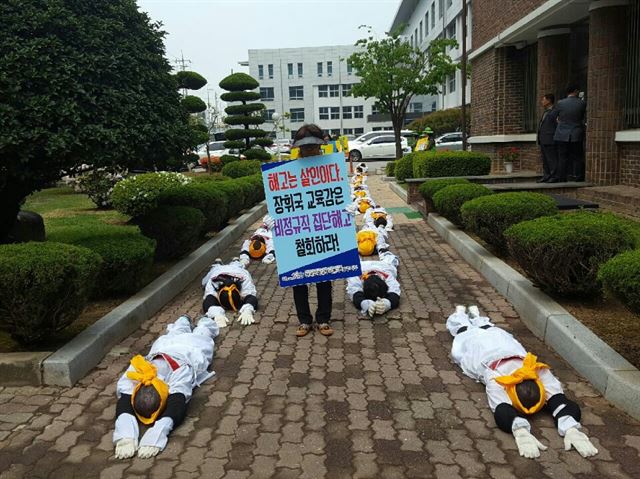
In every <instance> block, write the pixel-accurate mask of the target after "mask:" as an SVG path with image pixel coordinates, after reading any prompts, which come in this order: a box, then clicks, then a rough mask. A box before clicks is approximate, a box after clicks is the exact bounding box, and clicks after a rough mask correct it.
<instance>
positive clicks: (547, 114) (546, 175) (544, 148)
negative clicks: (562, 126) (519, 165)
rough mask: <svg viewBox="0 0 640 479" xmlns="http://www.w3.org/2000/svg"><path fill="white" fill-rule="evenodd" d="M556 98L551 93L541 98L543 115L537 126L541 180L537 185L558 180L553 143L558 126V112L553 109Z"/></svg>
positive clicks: (556, 151)
mask: <svg viewBox="0 0 640 479" xmlns="http://www.w3.org/2000/svg"><path fill="white" fill-rule="evenodd" d="M555 102H556V97H555V95H554V94H553V93H547V94H546V95H544V96H543V97H542V107H543V108H544V113H543V114H542V119H541V120H540V124H539V125H538V145H540V157H541V158H542V178H540V179H539V180H538V183H546V182H547V181H549V180H551V179H552V178H558V171H557V169H558V150H557V148H556V144H555V142H554V141H553V135H555V133H556V126H557V125H558V111H557V110H556V109H555V108H554V107H553V106H554V103H555Z"/></svg>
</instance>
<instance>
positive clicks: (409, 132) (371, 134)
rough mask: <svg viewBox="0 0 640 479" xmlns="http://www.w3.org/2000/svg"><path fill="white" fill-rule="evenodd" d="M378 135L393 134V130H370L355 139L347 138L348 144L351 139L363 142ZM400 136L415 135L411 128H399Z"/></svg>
mask: <svg viewBox="0 0 640 479" xmlns="http://www.w3.org/2000/svg"><path fill="white" fill-rule="evenodd" d="M380 135H392V136H393V130H378V131H370V132H368V133H365V134H363V135H360V136H359V137H357V138H356V139H355V140H349V144H351V141H359V142H362V143H364V142H365V141H368V140H370V139H371V138H374V137H376V136H380ZM400 136H402V137H407V136H416V132H415V131H412V130H400Z"/></svg>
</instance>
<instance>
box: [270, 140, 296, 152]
mask: <svg viewBox="0 0 640 479" xmlns="http://www.w3.org/2000/svg"><path fill="white" fill-rule="evenodd" d="M291 146H292V145H291V140H288V139H287V138H278V139H277V140H273V145H272V147H271V148H273V149H274V150H280V153H291Z"/></svg>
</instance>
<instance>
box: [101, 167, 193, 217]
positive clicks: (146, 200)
mask: <svg viewBox="0 0 640 479" xmlns="http://www.w3.org/2000/svg"><path fill="white" fill-rule="evenodd" d="M189 183H191V178H189V177H188V176H185V175H183V174H181V173H171V172H167V171H161V172H159V173H144V174H142V175H136V176H130V177H129V178H126V179H124V180H122V181H120V182H119V183H118V184H116V185H115V186H114V188H113V192H112V193H111V201H112V203H113V207H114V208H115V209H116V210H118V211H119V212H120V213H124V214H125V215H129V216H132V217H136V216H141V215H144V214H146V213H148V212H149V211H151V210H152V209H154V208H155V207H156V206H158V198H159V196H160V194H161V193H162V192H164V191H167V190H170V189H171V188H175V187H177V186H183V185H186V184H189Z"/></svg>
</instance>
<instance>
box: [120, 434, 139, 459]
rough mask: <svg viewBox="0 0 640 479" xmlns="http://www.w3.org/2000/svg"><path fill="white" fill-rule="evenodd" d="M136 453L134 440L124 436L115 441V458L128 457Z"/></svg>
mask: <svg viewBox="0 0 640 479" xmlns="http://www.w3.org/2000/svg"><path fill="white" fill-rule="evenodd" d="M135 454H136V440H135V439H133V438H131V437H125V438H122V439H120V440H119V441H118V442H116V459H129V458H130V457H133V456H134V455H135Z"/></svg>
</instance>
